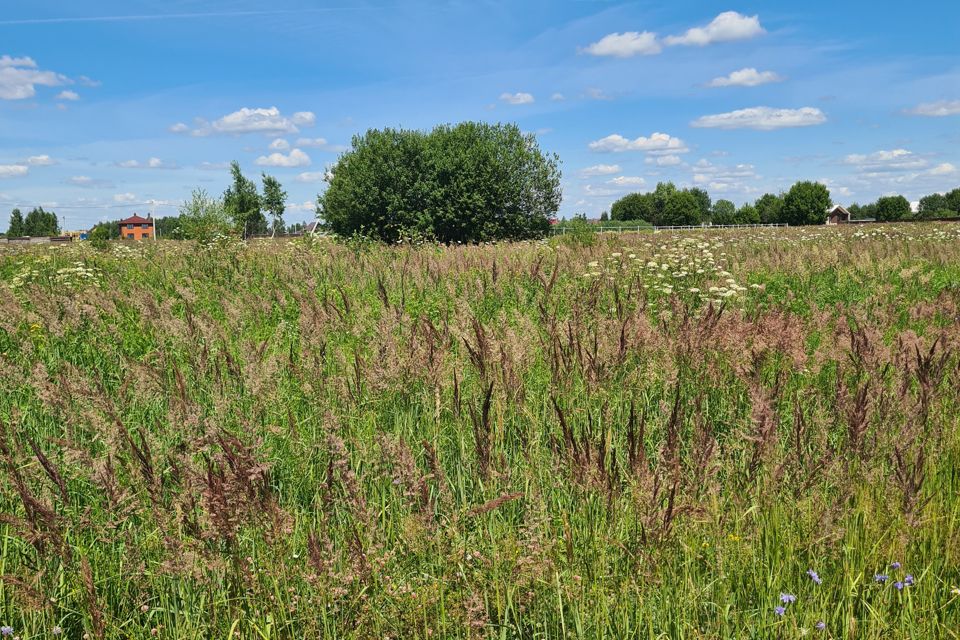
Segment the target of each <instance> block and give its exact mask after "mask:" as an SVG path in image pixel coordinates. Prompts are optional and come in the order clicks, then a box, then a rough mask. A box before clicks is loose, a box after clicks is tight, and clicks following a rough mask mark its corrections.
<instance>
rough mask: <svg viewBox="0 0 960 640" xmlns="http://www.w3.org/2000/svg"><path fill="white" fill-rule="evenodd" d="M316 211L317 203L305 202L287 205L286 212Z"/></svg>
mask: <svg viewBox="0 0 960 640" xmlns="http://www.w3.org/2000/svg"><path fill="white" fill-rule="evenodd" d="M316 210H317V203H316V202H315V201H313V200H307V201H306V202H302V203H296V202H294V203H291V204H288V205H287V211H290V212H294V213H296V212H306V211H311V212H313V211H316Z"/></svg>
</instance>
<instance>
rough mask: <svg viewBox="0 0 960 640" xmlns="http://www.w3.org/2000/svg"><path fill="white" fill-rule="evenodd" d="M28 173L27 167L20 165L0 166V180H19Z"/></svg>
mask: <svg viewBox="0 0 960 640" xmlns="http://www.w3.org/2000/svg"><path fill="white" fill-rule="evenodd" d="M28 173H30V169H29V167H27V166H26V165H22V164H0V179H3V178H20V177H22V176H25V175H27V174H28Z"/></svg>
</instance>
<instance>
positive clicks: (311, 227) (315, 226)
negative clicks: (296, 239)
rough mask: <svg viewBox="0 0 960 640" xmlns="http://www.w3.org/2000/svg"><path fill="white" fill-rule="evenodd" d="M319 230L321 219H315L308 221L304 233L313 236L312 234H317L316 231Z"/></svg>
mask: <svg viewBox="0 0 960 640" xmlns="http://www.w3.org/2000/svg"><path fill="white" fill-rule="evenodd" d="M319 230H320V221H319V220H314V221H312V222H308V223H307V226H305V227H304V228H303V233H304V235H308V236H311V235H313V234H315V233H316V232H317V231H319Z"/></svg>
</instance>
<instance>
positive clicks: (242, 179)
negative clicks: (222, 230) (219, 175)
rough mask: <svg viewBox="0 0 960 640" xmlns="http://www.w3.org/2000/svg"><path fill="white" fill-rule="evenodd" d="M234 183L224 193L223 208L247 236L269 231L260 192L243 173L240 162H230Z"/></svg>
mask: <svg viewBox="0 0 960 640" xmlns="http://www.w3.org/2000/svg"><path fill="white" fill-rule="evenodd" d="M230 175H231V176H232V177H233V184H231V185H230V186H229V187H228V188H227V190H226V191H225V192H224V193H223V208H224V210H225V211H226V213H227V215H228V216H230V219H231V220H233V223H234V225H236V227H237V229H238V230H239V231H240V232H242V233H243V236H244V237H245V238H246V237H248V236H252V235H258V234H265V233H266V232H267V219H266V218H264V217H263V212H262V211H260V194H259V193H257V185H256V184H254V182H253V180H250V179H249V178H247V177H246V176H244V175H243V172H242V171H241V170H240V163H239V162H237V161H236V160H234V161H233V162H231V163H230Z"/></svg>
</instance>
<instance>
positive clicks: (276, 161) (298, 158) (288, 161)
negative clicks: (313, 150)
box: [257, 149, 310, 167]
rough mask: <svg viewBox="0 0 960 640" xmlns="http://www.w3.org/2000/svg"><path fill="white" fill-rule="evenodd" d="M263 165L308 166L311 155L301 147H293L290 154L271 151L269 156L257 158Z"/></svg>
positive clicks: (259, 163)
mask: <svg viewBox="0 0 960 640" xmlns="http://www.w3.org/2000/svg"><path fill="white" fill-rule="evenodd" d="M257 164H258V165H260V166H261V167H306V166H307V165H309V164H310V156H308V155H307V154H305V153H304V152H303V151H301V150H300V149H293V150H292V151H291V152H290V153H289V154H288V155H283V154H282V153H271V154H270V155H268V156H260V157H259V158H257Z"/></svg>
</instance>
